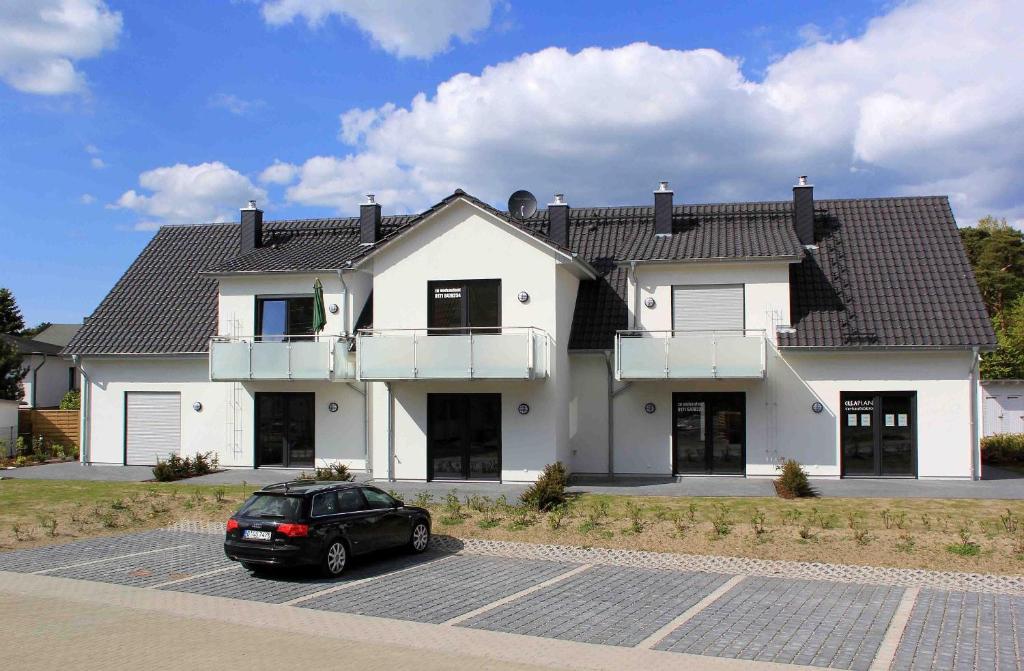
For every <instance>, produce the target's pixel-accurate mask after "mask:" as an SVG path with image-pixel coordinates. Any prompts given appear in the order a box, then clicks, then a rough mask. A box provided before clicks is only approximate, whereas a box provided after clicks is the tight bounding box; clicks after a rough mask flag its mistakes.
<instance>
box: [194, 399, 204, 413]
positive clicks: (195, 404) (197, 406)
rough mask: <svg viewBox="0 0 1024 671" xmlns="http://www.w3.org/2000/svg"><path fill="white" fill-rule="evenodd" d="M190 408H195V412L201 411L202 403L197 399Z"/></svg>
mask: <svg viewBox="0 0 1024 671" xmlns="http://www.w3.org/2000/svg"><path fill="white" fill-rule="evenodd" d="M192 409H193V410H195V411H196V412H202V411H203V404H202V403H200V402H199V401H196V402H195V403H193V404H192Z"/></svg>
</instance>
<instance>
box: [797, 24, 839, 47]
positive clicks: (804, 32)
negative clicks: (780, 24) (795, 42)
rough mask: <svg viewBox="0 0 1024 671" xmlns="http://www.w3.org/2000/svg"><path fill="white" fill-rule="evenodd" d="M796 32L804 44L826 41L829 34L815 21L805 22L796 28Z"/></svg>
mask: <svg viewBox="0 0 1024 671" xmlns="http://www.w3.org/2000/svg"><path fill="white" fill-rule="evenodd" d="M796 34H797V35H799V37H800V39H801V40H803V41H804V44H815V43H817V42H825V41H827V40H828V39H829V38H830V37H831V35H829V34H828V32H826V31H825V30H824V29H822V27H821V26H819V25H818V24H816V23H805V24H804V25H802V26H800V28H798V29H797V31H796Z"/></svg>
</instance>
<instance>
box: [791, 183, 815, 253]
mask: <svg viewBox="0 0 1024 671" xmlns="http://www.w3.org/2000/svg"><path fill="white" fill-rule="evenodd" d="M793 230H795V231H796V237H798V238H800V244H801V245H813V244H814V186H813V185H811V184H808V183H807V175H801V176H800V179H798V180H797V183H796V186H794V187H793Z"/></svg>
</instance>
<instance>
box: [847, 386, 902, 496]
mask: <svg viewBox="0 0 1024 671" xmlns="http://www.w3.org/2000/svg"><path fill="white" fill-rule="evenodd" d="M840 401H841V403H842V407H843V411H842V416H841V417H840V422H842V426H841V428H840V435H841V437H842V446H843V448H842V452H843V463H842V472H843V477H858V476H859V477H916V476H917V426H916V417H915V415H916V412H915V406H916V394H915V393H914V392H910V391H905V392H870V391H869V392H843V393H842V394H840Z"/></svg>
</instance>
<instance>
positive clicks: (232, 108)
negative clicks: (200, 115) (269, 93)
mask: <svg viewBox="0 0 1024 671" xmlns="http://www.w3.org/2000/svg"><path fill="white" fill-rule="evenodd" d="M206 103H207V105H209V106H210V107H217V108H220V109H225V110H227V111H228V112H231V113H232V114H234V115H235V116H245V115H246V114H250V113H251V112H254V111H256V110H257V109H259V108H261V107H263V106H264V105H266V102H265V101H264V100H261V99H258V98H257V99H254V100H248V99H246V98H239V97H238V96H236V95H234V94H231V93H217V94H214V95H212V96H210V98H209V99H208V100H207V101H206Z"/></svg>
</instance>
